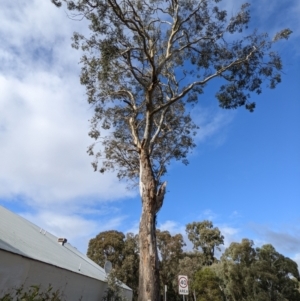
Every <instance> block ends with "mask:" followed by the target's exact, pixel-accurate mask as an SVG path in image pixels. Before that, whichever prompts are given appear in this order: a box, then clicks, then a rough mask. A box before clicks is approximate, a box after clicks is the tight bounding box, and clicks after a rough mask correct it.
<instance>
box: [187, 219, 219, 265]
mask: <svg viewBox="0 0 300 301" xmlns="http://www.w3.org/2000/svg"><path fill="white" fill-rule="evenodd" d="M186 233H187V235H188V238H189V240H190V241H191V242H192V244H193V249H194V250H199V248H200V250H201V251H202V252H203V255H204V258H205V261H204V264H205V265H211V264H213V262H214V261H215V250H216V249H217V250H219V251H221V249H220V247H219V246H220V245H222V244H224V236H223V235H221V231H220V230H219V228H217V227H213V223H212V222H211V221H207V220H204V221H202V222H193V223H190V224H187V225H186Z"/></svg>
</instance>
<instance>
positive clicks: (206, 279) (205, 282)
mask: <svg viewBox="0 0 300 301" xmlns="http://www.w3.org/2000/svg"><path fill="white" fill-rule="evenodd" d="M220 284H221V280H220V279H219V278H218V277H217V275H216V273H215V272H214V271H213V270H212V269H210V268H208V267H206V268H203V269H201V270H199V271H198V272H197V273H196V274H195V278H194V281H193V285H192V287H191V288H192V290H194V291H195V295H196V298H197V301H223V300H224V295H223V292H222V290H221V289H220V287H221V286H220Z"/></svg>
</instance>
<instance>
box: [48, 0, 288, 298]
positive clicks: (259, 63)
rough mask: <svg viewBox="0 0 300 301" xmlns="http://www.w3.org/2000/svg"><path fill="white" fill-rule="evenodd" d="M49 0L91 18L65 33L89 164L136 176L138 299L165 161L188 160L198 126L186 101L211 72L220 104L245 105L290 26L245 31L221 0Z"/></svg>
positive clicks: (143, 290) (276, 61) (151, 268)
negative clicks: (80, 92) (87, 125)
mask: <svg viewBox="0 0 300 301" xmlns="http://www.w3.org/2000/svg"><path fill="white" fill-rule="evenodd" d="M51 1H52V2H53V3H54V4H55V5H57V6H61V4H62V1H63V2H65V3H66V4H67V8H68V9H69V10H70V11H72V12H74V15H77V16H79V17H83V18H86V19H87V20H88V21H89V24H90V25H89V29H90V35H89V36H84V35H82V34H80V33H75V34H74V36H73V47H75V48H77V49H81V51H82V52H83V55H82V58H81V63H82V72H81V77H80V80H81V83H82V84H83V85H85V86H86V91H87V98H88V102H89V104H91V105H93V107H94V116H93V117H92V119H91V130H90V132H89V135H90V136H91V137H92V138H94V139H95V143H94V144H92V145H91V146H90V147H89V148H88V153H89V154H90V155H91V156H94V158H95V160H94V162H93V163H92V164H93V167H94V169H95V170H99V171H100V172H105V171H107V170H116V171H117V175H118V177H119V178H120V179H125V180H133V181H135V182H139V188H140V195H141V200H142V214H141V219H140V229H139V248H140V266H139V277H140V279H139V300H140V301H145V300H158V296H159V266H158V263H159V258H158V253H157V247H156V232H155V224H156V215H157V213H158V211H159V210H160V208H161V207H162V205H163V200H164V196H165V192H166V182H164V181H163V176H164V175H165V174H166V172H167V167H168V164H170V162H171V160H180V161H182V162H183V163H184V164H187V163H188V160H187V155H188V153H189V152H190V150H191V149H192V148H193V147H195V142H194V136H195V134H196V130H197V129H198V126H197V124H196V123H195V122H194V121H193V119H192V118H191V114H190V111H191V109H192V108H193V106H195V105H196V104H197V102H198V101H199V100H201V98H202V94H203V92H204V89H205V87H206V86H207V84H208V83H209V82H210V81H212V80H213V79H216V78H218V79H220V80H221V82H220V89H219V91H218V92H217V93H216V98H217V100H218V102H219V106H220V107H221V108H224V109H235V108H238V107H242V106H244V107H245V108H246V109H247V110H249V111H250V112H252V111H253V110H254V108H255V103H254V102H253V101H250V96H251V94H252V93H257V94H260V93H261V92H262V86H263V83H264V82H265V81H266V82H267V85H268V86H269V87H270V88H274V87H275V86H276V85H277V84H278V83H279V82H280V81H281V74H280V71H281V69H282V62H281V58H280V56H279V55H278V53H276V52H275V51H272V49H271V48H272V46H273V44H274V43H275V42H277V41H278V40H280V39H287V38H288V37H289V35H290V34H291V30H289V29H283V30H282V31H280V32H279V33H277V34H276V35H275V37H274V38H273V39H270V38H269V37H268V35H267V34H265V33H260V32H259V31H257V30H254V31H252V32H249V31H247V29H248V24H249V21H250V11H249V6H250V5H249V4H248V3H246V4H244V5H242V6H241V9H240V11H238V12H237V13H235V14H234V15H232V16H228V14H227V11H226V10H223V9H222V6H221V5H220V3H219V2H220V0H77V1H72V0H62V1H59V0H51ZM98 142H100V143H101V148H99V147H97V145H98ZM149 283H151V285H149Z"/></svg>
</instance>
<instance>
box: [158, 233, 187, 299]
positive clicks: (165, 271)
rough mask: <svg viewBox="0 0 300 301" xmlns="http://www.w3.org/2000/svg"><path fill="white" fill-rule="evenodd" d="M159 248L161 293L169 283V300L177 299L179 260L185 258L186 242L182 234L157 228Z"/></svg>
mask: <svg viewBox="0 0 300 301" xmlns="http://www.w3.org/2000/svg"><path fill="white" fill-rule="evenodd" d="M156 238H157V248H158V252H159V271H160V279H161V295H164V286H165V285H167V287H168V290H167V300H176V297H177V295H178V294H177V292H176V290H177V286H178V285H177V283H176V285H175V286H174V279H177V276H178V265H179V260H180V259H182V258H183V249H182V248H183V247H184V246H185V242H184V240H183V237H182V235H181V234H175V235H174V236H172V235H171V234H170V232H169V231H160V230H159V229H157V230H156Z"/></svg>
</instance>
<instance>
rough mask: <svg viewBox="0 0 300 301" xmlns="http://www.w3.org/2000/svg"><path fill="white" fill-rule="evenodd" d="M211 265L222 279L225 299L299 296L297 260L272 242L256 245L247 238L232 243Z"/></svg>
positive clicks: (277, 300)
mask: <svg viewBox="0 0 300 301" xmlns="http://www.w3.org/2000/svg"><path fill="white" fill-rule="evenodd" d="M212 269H213V270H214V271H215V272H216V274H217V275H218V277H219V278H220V279H222V283H223V284H222V290H223V292H224V294H225V296H226V298H227V299H226V300H230V301H231V300H232V301H238V300H245V301H286V300H289V301H296V300H300V293H299V290H298V284H297V281H298V280H299V271H298V268H297V264H296V263H295V262H294V261H292V260H291V259H290V258H287V257H285V256H283V255H282V254H280V253H278V252H277V251H276V250H275V248H274V247H273V246H272V245H264V246H262V247H261V248H256V249H255V248H254V246H253V242H252V241H251V240H248V239H243V240H242V242H241V243H232V244H231V245H230V247H229V248H227V249H226V250H225V252H224V253H223V255H222V256H221V260H220V263H219V264H217V265H215V266H212Z"/></svg>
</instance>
